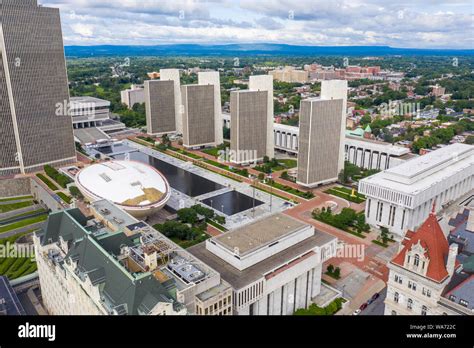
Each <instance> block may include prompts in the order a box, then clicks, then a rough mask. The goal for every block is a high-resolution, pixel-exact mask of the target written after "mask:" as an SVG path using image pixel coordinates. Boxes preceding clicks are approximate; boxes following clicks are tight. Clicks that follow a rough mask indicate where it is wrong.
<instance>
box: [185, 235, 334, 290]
mask: <svg viewBox="0 0 474 348" xmlns="http://www.w3.org/2000/svg"><path fill="white" fill-rule="evenodd" d="M334 239H335V237H333V236H331V235H329V234H326V233H323V232H319V231H316V232H315V234H314V235H313V236H312V237H310V238H307V239H305V240H304V241H302V242H299V243H297V244H294V245H292V246H291V247H289V248H287V249H285V250H283V251H281V252H279V253H277V254H275V255H273V256H271V257H268V258H266V259H265V260H263V261H261V262H259V263H257V264H255V265H253V266H251V267H249V268H246V269H245V270H243V271H239V270H238V269H237V268H235V267H233V266H231V265H230V264H229V263H227V262H225V261H223V260H222V259H221V258H220V257H218V256H216V255H214V254H213V253H212V252H210V251H209V250H207V249H206V243H201V244H198V245H195V246H193V247H191V248H189V249H188V251H189V252H190V253H191V254H193V255H194V256H195V257H197V258H198V259H199V260H201V261H202V262H204V263H205V264H207V265H208V266H209V267H211V268H212V269H214V270H216V271H217V272H218V273H220V275H221V277H222V279H224V280H225V281H226V282H228V283H229V284H230V285H231V286H232V287H233V288H234V289H241V288H243V287H245V286H247V285H248V284H250V283H253V282H255V281H257V280H259V279H261V278H262V277H264V276H265V275H267V274H269V273H271V272H273V271H277V270H278V269H280V268H281V267H283V266H285V265H287V264H289V263H291V262H292V261H294V260H295V259H297V258H300V257H303V256H304V255H306V254H307V253H310V252H312V250H313V249H314V248H316V247H321V246H323V245H326V244H328V243H330V242H331V241H333V240H334Z"/></svg>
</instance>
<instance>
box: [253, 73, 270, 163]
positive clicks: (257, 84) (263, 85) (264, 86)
mask: <svg viewBox="0 0 474 348" xmlns="http://www.w3.org/2000/svg"><path fill="white" fill-rule="evenodd" d="M249 90H251V91H267V92H268V107H267V149H266V155H267V156H268V157H269V158H274V157H275V137H274V135H273V122H274V120H273V109H274V104H273V76H272V75H259V76H250V81H249Z"/></svg>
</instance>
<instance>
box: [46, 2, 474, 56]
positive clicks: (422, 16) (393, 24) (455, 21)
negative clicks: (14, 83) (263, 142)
mask: <svg viewBox="0 0 474 348" xmlns="http://www.w3.org/2000/svg"><path fill="white" fill-rule="evenodd" d="M40 2H42V3H43V4H44V5H45V6H51V7H58V8H59V9H60V10H61V16H62V22H63V29H64V30H63V31H64V36H65V43H66V44H67V45H74V44H79V45H81V44H84V45H93V44H106V43H109V44H142V45H153V44H165V43H166V44H167V43H286V44H295V45H298V44H299V45H327V46H330V45H389V46H394V47H416V48H471V49H472V48H474V38H473V37H474V35H472V33H473V32H474V15H473V13H472V12H473V11H472V4H471V1H470V0H451V1H449V2H446V1H442V0H424V1H421V0H399V1H397V2H394V1H392V0H350V1H349V0H334V1H327V0H298V1H295V0H259V1H255V0H221V1H219V0H40Z"/></svg>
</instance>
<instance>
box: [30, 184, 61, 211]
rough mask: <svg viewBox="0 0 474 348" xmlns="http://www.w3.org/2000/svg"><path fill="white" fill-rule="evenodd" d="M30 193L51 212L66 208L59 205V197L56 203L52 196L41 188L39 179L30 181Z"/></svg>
mask: <svg viewBox="0 0 474 348" xmlns="http://www.w3.org/2000/svg"><path fill="white" fill-rule="evenodd" d="M30 192H31V194H32V195H33V197H34V198H35V200H36V201H38V202H40V203H42V204H44V205H46V206H47V207H48V208H49V209H51V211H52V212H57V211H61V210H64V209H65V208H67V207H66V205H65V204H63V203H60V202H62V201H61V200H60V199H59V197H58V200H57V201H56V199H55V198H54V196H53V194H52V193H50V192H49V191H48V190H47V189H46V188H45V187H43V184H42V182H41V181H40V180H39V179H36V178H31V179H30Z"/></svg>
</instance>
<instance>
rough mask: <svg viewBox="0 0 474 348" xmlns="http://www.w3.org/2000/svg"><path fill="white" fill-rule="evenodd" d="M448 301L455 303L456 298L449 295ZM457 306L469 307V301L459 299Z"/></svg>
mask: <svg viewBox="0 0 474 348" xmlns="http://www.w3.org/2000/svg"><path fill="white" fill-rule="evenodd" d="M449 300H450V301H453V302H456V300H457V298H456V296H454V295H450V296H449ZM459 304H460V305H461V306H463V307H468V306H469V301H466V300H463V299H460V300H459Z"/></svg>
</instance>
